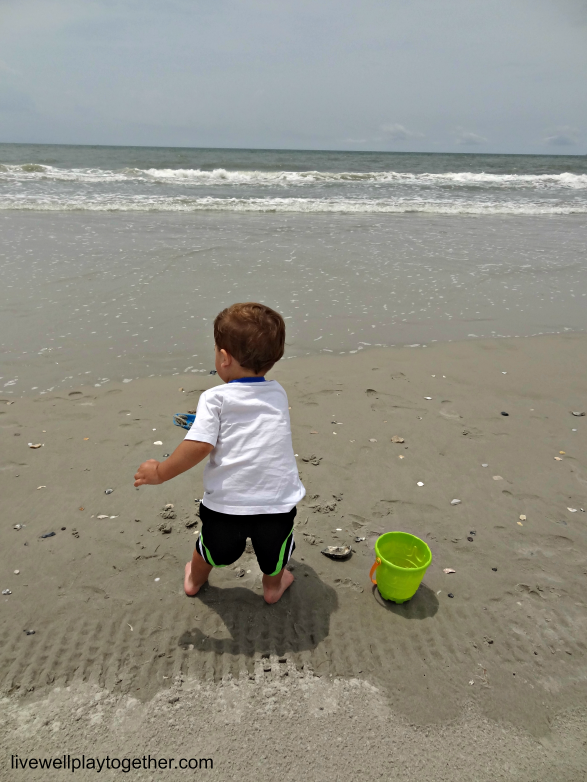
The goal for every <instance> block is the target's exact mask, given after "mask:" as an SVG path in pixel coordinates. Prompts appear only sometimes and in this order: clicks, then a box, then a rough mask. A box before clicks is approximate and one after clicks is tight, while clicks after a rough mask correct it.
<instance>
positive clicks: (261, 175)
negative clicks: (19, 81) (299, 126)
mask: <svg viewBox="0 0 587 782" xmlns="http://www.w3.org/2000/svg"><path fill="white" fill-rule="evenodd" d="M0 209H3V210H23V209H32V210H57V211H62V210H81V211H124V212H137V211H160V212H164V211H173V212H197V211H208V212H209V211H228V212H288V213H291V212H294V213H313V214H316V213H325V212H326V213H338V214H403V213H424V214H449V215H459V214H470V215H485V214H504V215H554V214H587V156H582V157H562V156H556V157H554V156H553V157H546V156H521V155H520V156H516V155H474V154H468V155H454V154H452V155H446V154H444V155H443V154H397V153H368V152H361V153H357V152H287V151H286V152H278V151H263V150H222V149H218V150H198V149H165V148H147V147H67V146H63V147H60V146H28V145H27V146H24V145H22V146H21V145H0Z"/></svg>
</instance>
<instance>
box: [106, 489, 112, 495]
mask: <svg viewBox="0 0 587 782" xmlns="http://www.w3.org/2000/svg"><path fill="white" fill-rule="evenodd" d="M113 491H114V489H104V494H112V492H113Z"/></svg>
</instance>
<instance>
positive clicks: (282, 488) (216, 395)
mask: <svg viewBox="0 0 587 782" xmlns="http://www.w3.org/2000/svg"><path fill="white" fill-rule="evenodd" d="M185 439H186V440H199V441H200V442H204V443H210V445H213V446H214V450H213V451H212V452H211V454H210V460H209V462H208V464H207V465H206V467H205V468H204V498H203V502H204V505H205V506H206V507H207V508H210V510H215V511H218V512H219V513H231V514H235V515H238V516H246V515H253V514H256V513H289V511H290V510H291V509H292V508H293V507H294V505H296V504H297V503H298V502H299V501H300V500H301V499H302V497H303V496H304V495H305V493H306V490H305V488H304V485H303V484H302V482H301V481H300V477H299V474H298V466H297V464H296V459H295V456H294V452H293V445H292V441H291V426H290V422H289V410H288V405H287V394H286V393H285V391H284V389H283V388H282V386H280V385H279V383H278V382H277V381H276V380H263V381H256V380H253V381H251V380H249V379H247V381H245V379H244V378H243V379H242V380H237V381H232V382H231V383H227V384H226V385H223V386H216V387H215V388H209V389H208V390H207V391H204V392H203V393H202V395H201V396H200V401H199V402H198V409H197V411H196V419H195V421H194V423H193V425H192V428H191V429H190V430H189V432H188V434H187V435H186V438H185Z"/></svg>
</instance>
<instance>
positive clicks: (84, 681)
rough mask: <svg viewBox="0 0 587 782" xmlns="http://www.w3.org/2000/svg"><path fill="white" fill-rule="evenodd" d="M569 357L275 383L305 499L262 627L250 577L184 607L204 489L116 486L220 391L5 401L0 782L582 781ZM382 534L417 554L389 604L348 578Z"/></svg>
mask: <svg viewBox="0 0 587 782" xmlns="http://www.w3.org/2000/svg"><path fill="white" fill-rule="evenodd" d="M586 359H587V338H586V337H585V336H582V335H569V336H564V337H563V336H558V337H537V338H532V339H511V340H496V341H474V342H460V343H451V344H435V345H432V346H430V347H428V348H425V349H422V348H413V349H410V348H395V349H394V348H389V349H380V350H369V351H367V350H364V351H360V352H358V353H357V354H355V355H352V356H345V357H331V356H330V357H312V358H307V359H296V360H295V361H288V362H282V363H281V364H280V365H278V366H277V367H276V368H275V370H274V371H273V373H272V375H271V376H272V377H275V378H276V379H277V380H279V381H280V382H282V383H283V385H284V386H285V388H286V390H287V392H288V395H289V399H290V404H291V408H292V409H291V416H292V428H293V436H294V447H295V452H296V454H298V456H299V458H298V461H299V465H300V473H301V476H302V479H303V481H304V483H305V485H306V487H307V491H308V495H307V497H306V499H305V500H304V501H303V502H302V503H301V504H300V506H299V511H298V517H297V520H296V544H297V548H296V551H295V553H294V556H293V559H292V568H293V573H294V576H295V578H296V581H295V583H294V585H293V586H292V588H291V589H290V590H289V592H288V593H286V595H285V596H284V598H283V599H282V601H281V602H280V603H279V604H277V605H275V606H267V605H265V604H264V603H263V600H262V597H261V588H260V573H259V570H258V568H257V566H256V562H255V560H254V556H253V555H252V554H245V556H244V557H243V559H242V560H241V561H240V562H239V563H237V564H236V565H235V567H234V568H226V569H224V570H221V571H215V572H213V574H212V576H211V579H210V583H209V585H208V586H206V587H205V588H204V589H203V590H202V591H201V593H200V595H199V596H198V597H196V598H194V599H188V598H186V597H185V596H184V595H183V591H182V573H183V565H184V563H185V562H186V561H187V560H188V559H189V557H190V554H191V550H192V547H193V543H194V540H195V537H194V534H193V533H194V530H197V529H198V526H199V524H198V516H197V503H196V502H194V499H196V498H199V497H201V495H202V483H201V474H202V468H201V466H200V467H198V468H196V469H195V470H194V471H192V473H188V474H185V475H183V476H181V477H179V478H177V479H175V480H174V481H172V482H170V483H168V484H165V485H163V486H159V487H145V488H143V489H141V490H136V489H134V488H133V486H132V476H133V474H134V472H135V469H136V467H137V466H138V464H139V463H140V462H141V461H143V460H144V459H146V458H149V457H155V458H158V457H160V456H162V455H163V454H164V453H169V452H170V451H171V450H172V449H173V448H174V447H175V445H177V443H178V442H179V441H180V439H181V437H182V430H180V429H178V428H176V427H174V426H173V425H172V415H173V413H175V412H179V411H186V410H190V409H193V408H195V406H196V404H197V399H198V395H199V393H200V392H201V391H202V390H203V389H205V388H208V387H210V386H211V385H214V384H215V383H217V382H218V381H217V379H216V378H215V377H213V376H205V377H204V376H198V377H194V375H188V376H185V375H180V376H177V377H172V378H151V379H144V380H138V381H133V382H132V383H128V384H119V385H117V384H114V383H110V384H108V386H107V387H102V388H94V387H79V389H75V390H74V391H73V392H67V391H64V392H61V393H53V394H46V395H44V396H39V397H33V398H27V399H15V400H14V401H13V400H12V399H11V398H10V397H8V396H5V397H0V438H1V439H0V454H1V461H0V491H1V493H2V498H3V507H4V512H3V524H2V531H1V533H0V534H1V542H2V546H1V549H0V561H1V570H0V572H1V574H2V577H1V584H0V586H1V587H2V590H4V589H10V590H11V591H12V594H11V595H7V596H3V597H2V598H1V599H2V613H1V615H0V633H1V637H2V644H1V647H0V672H1V679H0V684H1V687H2V692H3V694H4V700H3V701H2V710H1V716H0V724H1V725H2V729H1V730H2V738H1V746H2V753H3V756H2V758H1V761H0V762H1V764H2V779H6V780H12V779H15V780H16V779H22V778H24V772H23V771H15V770H11V769H10V756H11V755H13V754H17V753H18V754H19V755H20V757H25V756H33V755H34V756H36V757H51V756H57V755H63V754H64V753H71V754H74V753H77V754H80V755H81V754H82V753H83V752H85V753H86V754H88V753H89V754H93V755H94V756H101V757H104V756H105V755H106V754H108V753H110V755H111V756H112V755H116V756H118V757H122V756H123V755H126V756H129V755H131V756H135V755H136V756H142V755H143V754H145V753H148V752H151V753H152V754H153V753H155V754H158V755H159V756H167V755H172V756H173V755H174V756H176V757H180V756H183V757H191V756H192V755H193V756H196V754H197V756H198V757H212V758H213V760H214V763H215V766H214V773H215V778H218V779H227V780H228V779H234V778H238V779H242V780H249V779H251V780H253V779H255V780H265V779H267V780H273V779H277V778H283V779H292V780H293V779H298V778H299V777H300V775H302V774H305V775H306V776H307V777H308V778H311V779H317V780H339V779H343V780H347V779H348V780H354V779H357V778H360V777H361V776H363V775H364V776H365V777H367V776H369V777H373V776H375V777H376V778H377V777H380V778H385V779H397V780H408V779H414V778H417V779H422V780H444V779H447V780H448V779H450V780H469V779H475V780H493V779H496V778H497V779H499V778H504V779H516V780H528V782H530V780H532V781H533V782H534V781H535V780H539V781H540V782H541V781H542V780H545V781H546V780H551V779H553V778H556V779H558V780H569V782H575V781H576V780H579V779H581V778H582V775H583V774H585V771H586V770H587V752H586V748H585V743H584V736H585V728H586V716H587V715H586V710H585V706H584V704H585V697H586V695H587V664H586V657H585V651H586V639H587V621H586V612H585V586H586V584H587V580H586V579H587V516H586V515H585V512H584V511H582V510H581V509H585V510H586V511H587V464H586V461H587V458H586V450H585V437H586V432H587V417H574V416H572V415H571V411H572V410H575V411H578V412H582V411H586V408H587V378H586V376H585V371H584V368H585V365H586ZM504 373H505V374H504ZM179 389H183V390H179ZM426 397H431V399H430V400H428V399H426ZM8 402H11V404H8ZM502 411H504V412H507V413H509V415H508V416H507V417H506V416H503V415H501V412H502ZM333 422H334V423H333ZM573 429H576V430H577V431H572V430H573ZM314 432H315V434H314ZM15 435H18V437H17V436H15ZM393 435H399V436H401V437H403V438H404V440H405V442H404V443H403V444H396V443H392V442H391V437H392V436H393ZM159 440H161V441H162V443H163V444H162V445H154V442H155V441H159ZM29 442H30V443H33V444H37V443H42V444H43V445H42V447H41V448H38V449H34V450H33V449H31V448H29V447H28V443H29ZM400 456H403V457H404V458H403V459H400V458H399V457H400ZM310 457H315V458H313V459H311V458H310ZM555 457H558V458H560V461H558V460H557V459H555ZM304 459H309V461H304ZM313 462H318V464H314V463H313ZM484 464H487V465H488V466H487V467H483V466H482V465H484ZM498 476H499V478H500V479H499V480H496V478H497V477H498ZM418 482H422V483H423V484H424V485H423V486H418V485H417V484H418ZM38 487H42V488H38ZM106 489H113V491H112V493H111V494H108V495H106V494H105V493H104V492H105V490H106ZM453 499H460V500H461V503H460V504H458V505H454V506H453V505H451V500H453ZM167 503H172V504H173V505H174V508H173V513H174V514H175V516H176V517H175V518H171V519H165V520H164V519H163V518H162V517H161V515H160V514H161V512H162V510H163V507H164V506H165V505H166V504H167ZM571 508H573V509H575V512H572V511H571V510H570V509H571ZM100 515H104V516H107V518H102V519H98V516H100ZM521 516H525V518H524V519H520V517H521ZM111 517H114V518H111ZM17 524H24V525H25V526H24V528H22V529H20V530H16V529H14V526H15V525H17ZM162 524H169V525H170V526H171V532H163V531H160V530H159V526H160V525H162ZM194 524H195V526H192V525H194ZM186 525H190V526H186ZM62 527H65V529H63V530H62ZM394 529H401V530H405V531H408V532H412V533H414V534H416V535H418V536H419V537H421V538H423V539H424V540H426V541H427V543H428V544H429V546H430V548H431V550H432V553H433V562H432V565H431V566H430V568H429V570H428V572H427V574H426V576H425V578H424V582H423V584H422V586H421V587H420V589H419V591H418V593H417V594H416V596H415V597H414V598H413V599H412V600H411V601H410V602H409V603H406V604H405V605H403V606H397V605H395V604H392V603H385V602H384V601H382V599H381V598H380V597H379V596H378V593H377V592H376V590H374V589H373V588H372V586H371V584H370V581H369V577H368V573H369V568H370V566H371V564H372V562H373V558H374V553H373V546H374V542H375V540H376V538H377V536H378V535H379V534H380V533H383V532H385V531H388V530H394ZM49 532H55V533H56V534H55V535H54V536H53V537H49V538H45V539H42V538H41V537H40V536H41V535H43V534H46V533H49ZM473 532H474V533H475V534H472V533H473ZM355 537H364V538H365V540H364V541H360V542H354V539H355ZM468 538H472V541H469V540H468ZM342 543H352V545H353V548H354V553H353V555H352V557H351V558H350V559H349V560H348V561H346V562H334V561H331V560H329V559H326V558H325V557H324V556H322V555H321V553H320V549H321V548H322V547H323V546H324V545H327V544H334V545H338V544H342ZM240 568H243V569H244V570H245V571H246V572H245V574H244V576H242V577H239V576H238V575H237V573H238V569H240ZM444 568H454V570H455V571H456V572H455V573H453V574H450V575H447V574H445V573H444V572H443V569H444ZM494 568H497V570H494ZM15 570H19V571H20V572H19V573H18V574H17V575H16V574H14V572H13V571H15ZM449 592H450V593H451V594H453V595H454V597H453V598H450V597H448V593H449ZM27 630H29V631H30V630H34V631H35V632H34V634H33V635H27V634H26V632H25V631H27ZM176 698H177V699H178V700H176ZM63 773H64V772H62V771H52V772H46V771H43V772H41V771H27V772H26V778H27V779H30V780H37V779H39V780H41V779H42V780H48V779H61V778H62V775H63ZM103 773H104V775H105V778H114V774H115V773H120V772H113V771H110V772H107V773H108V774H110V775H111V776H110V777H108V776H106V772H103ZM132 773H133V774H134V775H136V778H137V779H157V780H159V779H165V780H167V779H169V780H172V779H173V780H175V779H181V778H182V773H181V772H179V771H174V770H170V771H159V772H157V773H156V775H155V773H154V772H148V771H134V772H132ZM184 773H192V772H184ZM52 775H53V776H52ZM94 775H95V772H93V771H86V772H77V774H76V775H75V777H74V778H81V779H90V778H92V779H93V778H94Z"/></svg>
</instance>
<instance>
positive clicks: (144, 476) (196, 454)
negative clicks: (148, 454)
mask: <svg viewBox="0 0 587 782" xmlns="http://www.w3.org/2000/svg"><path fill="white" fill-rule="evenodd" d="M213 449H214V446H213V445H210V443H204V442H200V441H198V440H183V441H182V442H181V443H180V444H179V445H178V446H177V448H176V449H175V451H174V452H173V453H172V454H171V456H170V457H169V458H168V459H166V460H165V461H164V462H158V461H157V459H148V460H147V461H146V462H143V463H142V464H141V466H140V467H139V469H138V470H137V473H136V475H135V486H144V485H146V484H150V485H152V486H156V485H157V484H159V483H165V481H169V480H171V479H172V478H175V476H176V475H181V473H182V472H186V470H191V468H192V467H195V466H196V464H199V463H200V462H201V461H202V460H203V459H205V458H206V456H208V455H209V454H210V452H211V451H212V450H213Z"/></svg>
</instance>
